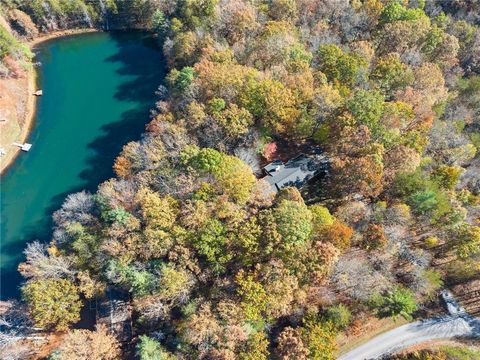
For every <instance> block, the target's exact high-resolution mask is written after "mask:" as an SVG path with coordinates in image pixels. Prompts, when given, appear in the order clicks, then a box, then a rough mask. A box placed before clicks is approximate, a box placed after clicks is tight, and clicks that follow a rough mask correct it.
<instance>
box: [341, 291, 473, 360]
mask: <svg viewBox="0 0 480 360" xmlns="http://www.w3.org/2000/svg"><path fill="white" fill-rule="evenodd" d="M442 298H443V300H444V302H445V303H446V307H447V309H448V311H449V313H450V315H446V316H441V317H437V318H432V319H428V320H421V321H415V322H413V323H410V324H406V325H403V326H400V327H398V328H396V329H393V330H390V331H388V332H386V333H384V334H382V335H379V336H377V337H375V338H373V339H372V340H370V341H368V342H366V343H365V344H363V345H361V346H359V347H357V348H355V349H353V350H352V351H349V352H348V353H346V354H343V355H341V356H340V357H338V360H367V359H368V360H370V359H378V358H379V357H381V356H383V355H387V354H391V353H394V352H397V351H400V350H402V349H405V348H408V347H409V346H412V345H415V344H418V343H422V342H425V341H430V340H436V339H448V338H455V337H480V320H478V319H477V318H475V317H473V316H470V315H468V314H467V313H466V312H465V311H464V310H463V309H462V308H461V307H460V306H459V305H458V303H457V302H456V301H455V299H454V298H453V296H452V295H451V293H450V292H448V291H444V292H442Z"/></svg>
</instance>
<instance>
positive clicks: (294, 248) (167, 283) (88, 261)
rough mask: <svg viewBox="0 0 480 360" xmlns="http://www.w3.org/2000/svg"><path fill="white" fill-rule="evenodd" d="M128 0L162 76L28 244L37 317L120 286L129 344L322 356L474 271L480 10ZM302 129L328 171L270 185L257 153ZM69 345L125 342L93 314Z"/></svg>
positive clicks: (111, 355) (229, 355)
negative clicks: (139, 11)
mask: <svg viewBox="0 0 480 360" xmlns="http://www.w3.org/2000/svg"><path fill="white" fill-rule="evenodd" d="M49 1H50V2H51V1H52V0H49ZM33 3H35V2H32V4H33ZM59 3H61V2H60V1H59ZM106 3H107V2H105V3H102V4H103V5H104V6H105V4H106ZM130 3H131V4H144V5H145V4H147V3H148V6H151V7H150V8H149V12H148V14H149V24H150V25H149V26H150V28H151V29H152V31H154V32H155V33H156V35H157V36H158V38H159V40H160V41H162V43H163V48H164V52H165V56H166V57H167V60H168V66H169V69H170V72H169V75H168V77H167V83H166V86H161V87H160V88H159V90H158V96H159V101H158V102H157V104H156V108H155V109H154V110H153V112H152V114H153V115H152V116H153V117H152V121H151V122H150V123H149V124H148V126H147V129H146V133H145V134H144V136H143V137H142V139H141V140H140V141H137V142H132V143H129V144H127V145H125V147H124V149H123V151H122V153H121V154H120V155H119V157H118V158H117V159H116V161H115V164H114V170H115V172H116V174H117V178H115V179H111V180H109V181H107V182H105V183H103V184H102V185H100V186H99V189H98V191H97V192H96V193H95V194H87V193H85V192H81V193H78V194H72V195H70V196H69V197H68V198H67V200H66V201H65V203H64V205H63V206H62V208H61V209H60V210H59V211H57V212H56V213H55V215H54V220H55V228H54V236H53V240H52V242H51V243H50V244H49V245H42V244H38V243H33V244H30V245H29V246H28V247H27V249H26V251H25V254H26V261H25V262H24V263H23V264H22V265H21V266H20V268H19V269H20V271H21V273H22V274H23V275H24V276H25V278H26V282H25V284H24V286H23V288H22V292H23V296H24V299H25V301H26V304H27V306H28V309H29V313H30V314H31V317H32V318H33V321H34V322H35V323H36V324H37V325H36V326H39V327H42V328H45V329H48V330H52V331H54V330H66V329H68V328H69V326H71V325H72V324H73V323H75V322H77V321H78V320H79V314H80V308H81V306H82V304H83V303H84V302H85V300H86V299H93V298H96V297H101V296H102V294H103V293H104V291H105V289H106V288H107V287H115V288H117V289H121V290H122V291H125V292H128V293H129V294H131V299H132V304H133V307H134V318H135V329H136V331H137V333H138V334H140V336H139V337H138V339H135V349H136V350H135V351H136V356H137V357H138V358H140V359H142V360H147V359H173V358H185V359H187V358H194V359H251V360H253V359H256V360H257V359H258V360H260V359H270V358H272V359H334V358H335V354H336V351H337V346H336V340H337V339H340V338H341V337H349V336H355V335H356V334H359V333H362V332H364V331H366V330H365V329H366V328H367V327H366V325H367V324H368V322H369V320H371V319H372V318H373V317H394V318H395V317H398V316H403V317H405V318H407V319H408V318H410V317H411V316H415V315H416V314H417V313H416V310H417V309H418V307H419V306H418V304H421V303H426V302H428V301H429V300H431V299H433V298H434V297H435V294H436V290H437V289H438V288H439V287H441V286H442V284H443V283H444V282H447V283H452V282H465V281H469V280H470V279H473V278H475V277H476V276H477V273H478V271H477V269H478V254H479V252H480V228H479V227H478V224H477V223H476V221H477V220H478V216H479V215H478V214H479V212H478V204H479V192H480V179H479V176H478V174H479V171H480V168H479V167H480V163H479V160H478V157H476V156H477V150H478V147H479V146H480V132H479V125H480V124H479V120H478V119H479V117H478V113H479V106H480V105H479V104H480V101H478V100H479V97H480V78H479V77H478V71H479V68H478V61H479V59H480V32H479V30H478V27H477V26H476V25H475V21H476V19H477V18H478V15H479V14H478V12H477V11H476V10H475V8H474V7H469V5H468V3H462V2H461V1H456V2H455V3H454V4H453V3H451V2H445V1H429V2H428V3H425V2H423V1H396V0H386V1H380V0H368V1H352V2H347V1H327V0H325V1H317V0H315V1H310V0H297V1H295V0H273V1H269V2H262V1H258V2H253V3H252V2H243V1H239V0H225V1H221V2H218V1H216V0H201V1H200V0H184V1H171V2H161V3H156V2H147V1H132V2H130ZM87 6H93V5H87ZM131 6H133V5H131ZM24 10H25V11H27V10H26V9H25V8H24ZM111 11H113V10H111ZM35 21H40V20H35ZM300 145H301V146H303V147H310V148H313V149H323V150H324V151H325V152H326V154H327V155H328V156H329V157H330V159H331V161H330V171H329V175H328V177H327V178H326V179H324V180H323V181H322V182H316V183H315V182H314V183H312V184H310V185H309V186H308V187H307V188H306V189H304V190H303V195H304V196H305V200H306V201H305V200H304V198H303V196H302V194H301V193H300V192H299V191H298V190H297V189H295V188H287V189H284V190H282V191H280V192H279V193H278V194H276V195H275V196H272V195H269V192H268V188H267V186H266V184H265V182H264V181H262V180H257V179H256V177H255V176H254V173H253V171H252V168H253V169H255V170H256V169H258V168H260V166H261V165H262V164H265V163H266V162H267V161H269V160H272V159H275V158H278V157H281V158H285V157H286V156H288V155H287V154H289V153H291V151H292V150H291V149H292V148H295V147H296V146H300ZM318 190H322V194H323V196H322V199H323V202H322V203H319V202H318V199H319V198H318V197H317V196H315V194H316V193H317V192H318ZM476 219H477V220H476ZM440 259H448V260H449V261H442V262H440V261H438V260H440ZM438 263H441V265H436V264H438ZM432 264H433V265H436V266H432ZM339 335H341V336H339ZM96 337H101V338H102V339H104V338H105V337H106V338H107V339H108V341H107V340H105V341H104V342H102V344H105V347H108V349H110V350H105V351H104V350H102V349H101V348H100V347H98V346H97V347H94V346H93V345H92V344H97V343H98V342H95V340H94V339H95V338H96ZM86 338H90V339H91V340H88V341H87V340H80V339H86ZM92 339H93V340H92ZM69 349H70V350H69ZM71 349H77V350H71ZM80 349H81V350H82V351H87V353H88V351H96V352H97V353H98V354H100V355H96V356H97V357H96V358H98V359H116V358H119V357H121V356H122V355H120V354H121V353H120V350H119V344H118V343H117V342H116V340H115V339H114V338H113V337H112V336H110V335H108V334H106V333H105V329H102V328H100V329H98V330H97V331H96V332H88V331H86V330H84V331H79V330H75V331H70V332H69V333H68V335H67V337H66V338H65V341H64V343H63V344H62V345H61V346H60V347H59V349H57V350H56V351H55V352H54V354H53V355H52V359H77V358H78V359H84V358H85V357H82V356H81V355H78V354H81V353H82V352H81V351H80ZM85 349H87V350H85ZM88 349H90V350H88ZM112 349H115V350H112ZM102 351H103V352H102ZM90 353H91V352H90ZM97 353H96V354H97ZM90 356H91V355H90ZM90 358H91V357H90Z"/></svg>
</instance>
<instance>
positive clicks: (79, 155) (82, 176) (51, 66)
mask: <svg viewBox="0 0 480 360" xmlns="http://www.w3.org/2000/svg"><path fill="white" fill-rule="evenodd" d="M36 51H37V53H38V56H37V59H36V61H40V62H41V63H42V66H41V67H40V68H39V69H38V86H39V87H41V88H42V89H43V90H44V95H43V96H42V97H39V98H38V99H37V106H36V112H35V116H34V125H33V127H32V131H31V133H30V134H29V136H28V142H30V143H32V144H33V147H32V149H31V150H30V152H28V153H22V154H21V156H18V157H17V158H16V159H15V162H14V163H13V164H12V165H11V166H10V167H9V168H8V169H7V170H6V171H5V173H4V174H3V175H2V179H1V184H2V188H1V192H2V197H1V221H2V224H1V240H2V241H1V244H0V246H1V263H0V266H1V280H2V281H1V298H2V299H6V298H10V297H15V296H17V295H18V285H19V284H20V281H21V278H20V276H19V274H18V272H17V270H16V268H17V266H18V263H19V262H20V261H21V260H22V250H23V248H24V247H25V244H26V243H27V242H30V241H33V240H36V239H38V240H40V241H48V240H49V239H50V235H51V225H52V223H51V215H52V213H53V212H54V211H55V210H56V209H58V207H59V206H60V205H61V203H62V202H63V200H64V199H65V197H66V196H67V195H68V194H70V193H72V192H77V191H81V190H83V189H86V190H89V191H93V190H94V189H95V188H96V186H97V185H98V184H99V183H100V182H102V181H104V180H106V179H108V178H109V177H110V176H112V163H113V161H114V158H115V156H116V155H117V154H118V152H119V151H120V150H121V148H122V146H123V145H124V144H125V143H127V142H128V141H131V140H135V139H138V138H139V137H140V135H141V133H142V132H143V130H144V126H145V123H146V122H148V119H149V110H150V108H152V107H153V105H154V103H155V100H156V99H155V95H154V92H155V89H156V88H157V87H158V85H159V84H160V83H161V81H162V79H163V76H164V74H163V64H162V61H163V60H162V54H161V49H160V48H159V47H158V45H157V44H156V40H155V39H153V38H152V37H151V36H150V35H148V34H145V33H140V32H127V33H122V32H112V33H103V32H96V33H91V34H81V35H74V36H68V37H62V38H58V39H53V40H51V41H46V42H42V43H41V44H39V45H37V46H36Z"/></svg>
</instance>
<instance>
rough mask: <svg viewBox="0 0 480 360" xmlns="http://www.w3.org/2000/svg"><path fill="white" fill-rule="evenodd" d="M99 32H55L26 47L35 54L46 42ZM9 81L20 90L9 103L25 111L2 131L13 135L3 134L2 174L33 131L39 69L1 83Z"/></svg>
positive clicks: (33, 41) (32, 69)
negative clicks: (18, 145)
mask: <svg viewBox="0 0 480 360" xmlns="http://www.w3.org/2000/svg"><path fill="white" fill-rule="evenodd" d="M97 31H99V30H97V29H90V28H82V29H68V30H59V31H53V32H51V33H48V34H42V35H40V36H38V37H36V38H35V39H33V40H31V41H29V42H28V43H27V44H26V45H27V46H28V47H29V48H30V50H31V51H32V52H34V51H35V47H36V46H38V45H40V44H41V43H43V42H45V41H49V40H52V39H57V38H61V37H65V36H71V35H79V34H85V33H91V32H97ZM7 81H9V82H14V83H15V85H16V87H17V88H18V93H14V94H11V98H10V99H8V101H10V102H12V104H11V105H13V106H15V107H17V108H20V109H23V111H19V113H18V114H17V116H16V117H15V118H14V117H12V118H10V119H6V120H7V121H14V122H16V123H15V124H13V126H7V127H6V128H4V129H2V131H4V132H12V133H11V134H3V137H4V138H5V141H4V142H5V143H2V144H1V147H2V148H4V149H5V150H6V154H5V155H4V156H2V157H1V158H0V174H2V173H3V172H4V171H5V170H6V169H7V168H8V167H9V166H10V165H12V164H13V162H14V161H15V159H16V157H17V156H18V155H19V154H20V153H21V150H20V148H19V147H17V146H15V145H13V142H14V141H15V142H19V143H24V142H26V141H27V138H28V136H29V134H30V131H31V129H32V126H33V123H34V119H35V109H36V99H37V97H36V96H35V95H34V94H33V93H34V92H35V91H36V90H37V68H35V67H33V66H30V67H29V68H28V69H27V70H26V72H25V77H24V78H19V79H1V80H0V82H7ZM22 105H23V106H22ZM15 130H17V131H15ZM3 137H2V139H3Z"/></svg>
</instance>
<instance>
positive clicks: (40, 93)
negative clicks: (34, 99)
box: [33, 90, 43, 96]
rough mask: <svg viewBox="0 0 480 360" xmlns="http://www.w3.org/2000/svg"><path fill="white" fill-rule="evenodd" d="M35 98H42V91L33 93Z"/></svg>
mask: <svg viewBox="0 0 480 360" xmlns="http://www.w3.org/2000/svg"><path fill="white" fill-rule="evenodd" d="M33 95H35V96H42V95H43V90H37V91H35V92H34V93H33Z"/></svg>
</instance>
